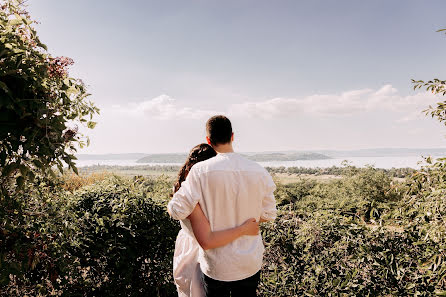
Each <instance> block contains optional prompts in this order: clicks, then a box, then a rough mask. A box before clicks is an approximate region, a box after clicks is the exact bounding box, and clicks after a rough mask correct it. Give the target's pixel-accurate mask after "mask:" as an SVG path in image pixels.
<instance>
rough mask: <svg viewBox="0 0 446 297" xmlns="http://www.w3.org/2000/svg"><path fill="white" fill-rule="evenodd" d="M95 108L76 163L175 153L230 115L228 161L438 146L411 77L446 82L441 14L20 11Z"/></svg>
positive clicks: (409, 7) (177, 7)
mask: <svg viewBox="0 0 446 297" xmlns="http://www.w3.org/2000/svg"><path fill="white" fill-rule="evenodd" d="M28 4H29V10H30V12H31V15H32V16H33V17H34V18H35V19H37V20H38V21H40V22H41V24H40V25H38V26H37V30H38V33H39V35H40V37H41V39H42V41H43V42H44V43H46V44H47V45H48V48H49V50H50V52H51V53H52V54H53V55H56V56H60V55H63V56H69V57H71V58H73V59H74V60H75V62H76V64H75V66H73V68H72V71H71V74H72V76H75V77H79V78H82V79H83V80H84V81H85V82H86V83H87V85H89V91H90V92H91V93H92V96H91V97H90V98H91V100H93V101H94V102H96V104H97V105H98V106H99V107H100V108H101V115H100V116H99V117H98V118H97V120H98V122H99V123H98V125H97V127H96V129H94V130H92V131H89V132H88V133H89V134H90V135H91V142H92V144H91V146H90V147H89V148H88V149H86V150H83V151H82V152H85V153H86V152H90V153H111V152H114V153H117V152H147V153H149V152H152V153H153V152H184V151H187V150H189V149H190V148H191V147H192V146H194V145H195V144H197V143H199V142H202V141H203V140H204V135H205V132H204V123H205V121H206V119H207V118H208V117H209V116H210V115H212V114H214V113H224V114H227V115H228V116H229V117H230V118H231V120H232V122H233V126H234V131H235V137H236V138H235V140H236V142H235V143H234V145H235V147H236V149H237V150H240V151H265V150H293V149H297V150H305V149H308V150H309V149H356V148H370V147H446V139H445V138H444V136H443V135H445V134H446V127H444V126H441V125H440V124H438V123H436V122H435V121H434V120H432V119H429V118H426V117H424V116H423V115H422V114H421V111H422V110H423V109H424V108H426V107H427V106H428V105H429V104H430V103H433V102H436V101H439V100H440V99H439V98H434V97H433V96H431V95H430V94H427V93H425V92H422V91H417V92H414V91H412V89H411V83H410V79H411V78H416V79H429V78H434V77H439V78H446V36H445V35H444V34H441V33H436V32H435V31H436V30H438V29H440V28H446V18H445V15H444V12H445V11H446V2H445V1H442V0H438V1H431V0H426V1H411V0H398V1H397V0H385V1H379V0H373V1H357V0H351V1H346V0H338V1H329V0H326V1H317V0H311V1H309V0H308V1H298V0H294V1H280V0H279V1H263V0H256V1H248V0H237V1H233V0H225V1H212V0H202V1H187V0H181V1H180V0H178V1H170V0H162V1H142V0H141V1H122V0H121V1H114V0H107V1H97V0H96V1H94V0H88V1H86V0H76V1H61V0H29V1H28Z"/></svg>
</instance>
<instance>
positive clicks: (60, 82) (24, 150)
mask: <svg viewBox="0 0 446 297" xmlns="http://www.w3.org/2000/svg"><path fill="white" fill-rule="evenodd" d="M22 2H23V1H13V0H6V1H2V2H0V7H1V9H0V172H1V176H0V182H1V191H2V193H1V194H2V196H5V195H9V194H11V193H13V192H14V191H15V188H14V187H12V186H13V183H12V184H11V181H13V180H15V186H17V187H18V188H19V189H20V188H22V187H23V186H24V185H25V181H26V180H33V179H34V178H35V176H36V174H37V173H42V174H43V175H47V174H48V173H49V172H48V171H50V170H51V167H52V166H55V165H57V167H59V169H60V170H61V169H62V167H63V163H62V162H65V163H66V164H68V166H69V167H70V168H72V169H73V170H75V171H76V167H75V164H74V160H75V157H74V152H75V151H76V146H75V144H76V143H77V144H79V145H80V146H81V147H82V146H83V145H84V144H85V142H84V140H83V137H82V136H81V135H79V134H78V133H77V126H76V125H75V123H76V122H77V123H86V125H87V127H89V128H93V127H94V125H95V124H94V123H93V122H91V120H92V117H93V115H94V114H95V113H97V112H98V109H97V108H96V107H95V106H94V105H93V104H92V103H91V102H87V101H86V97H87V96H88V95H89V94H88V93H87V92H86V89H85V86H84V84H83V82H82V81H81V80H78V79H74V78H71V77H69V75H68V66H70V65H71V64H73V61H72V60H71V59H69V58H65V57H53V56H51V55H50V54H49V53H48V52H47V48H46V46H45V45H44V44H43V43H42V42H41V41H40V40H39V38H38V36H37V34H36V31H35V30H34V28H33V24H34V21H33V20H32V19H31V18H30V16H29V15H28V13H27V12H26V11H25V10H24V7H23V5H22V4H21V3H22ZM8 184H9V187H8V186H7V185H8Z"/></svg>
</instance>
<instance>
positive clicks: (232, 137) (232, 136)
mask: <svg viewBox="0 0 446 297" xmlns="http://www.w3.org/2000/svg"><path fill="white" fill-rule="evenodd" d="M231 141H232V142H234V132H232V135H231Z"/></svg>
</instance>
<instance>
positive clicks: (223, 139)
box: [206, 115, 232, 145]
mask: <svg viewBox="0 0 446 297" xmlns="http://www.w3.org/2000/svg"><path fill="white" fill-rule="evenodd" d="M206 133H207V136H208V137H209V140H210V141H211V144H212V145H219V144H226V143H229V142H230V141H231V137H232V125H231V121H230V120H229V119H228V118H227V117H225V116H224V115H216V116H213V117H211V118H210V119H209V120H208V121H207V122H206Z"/></svg>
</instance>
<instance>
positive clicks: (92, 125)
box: [87, 121, 97, 129]
mask: <svg viewBox="0 0 446 297" xmlns="http://www.w3.org/2000/svg"><path fill="white" fill-rule="evenodd" d="M96 124H97V123H96V122H92V121H89V122H88V123H87V127H88V128H90V129H94V127H96Z"/></svg>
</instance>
